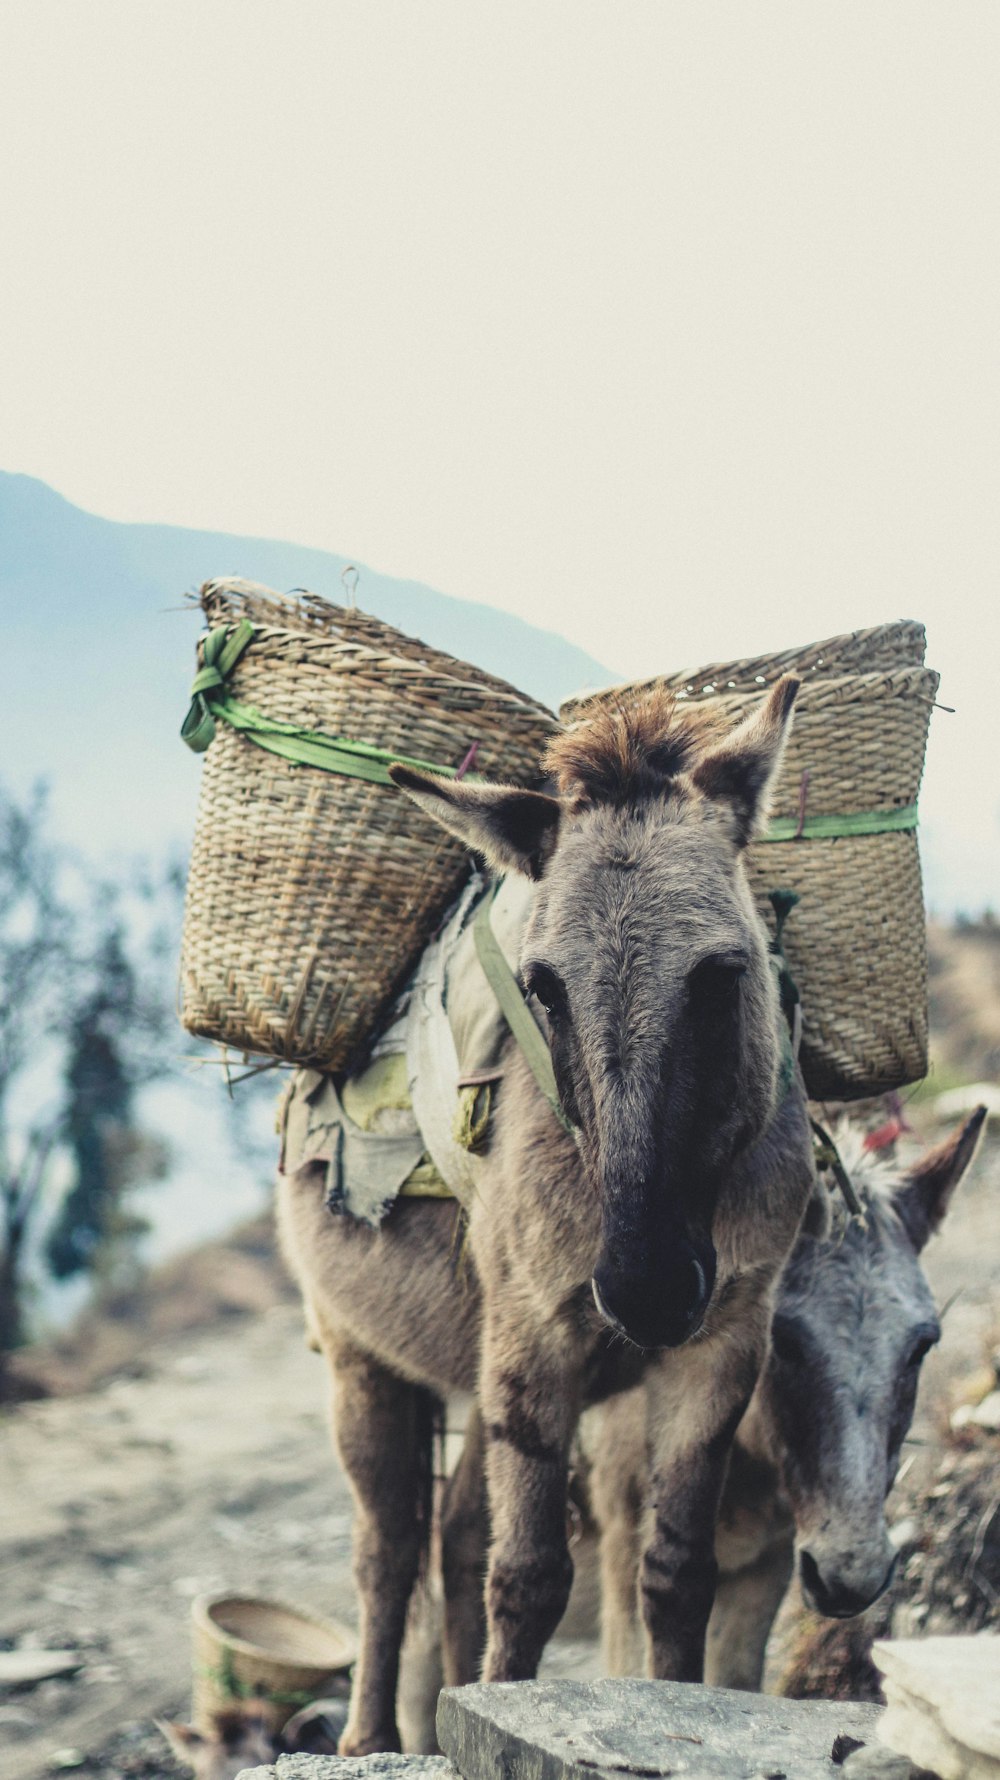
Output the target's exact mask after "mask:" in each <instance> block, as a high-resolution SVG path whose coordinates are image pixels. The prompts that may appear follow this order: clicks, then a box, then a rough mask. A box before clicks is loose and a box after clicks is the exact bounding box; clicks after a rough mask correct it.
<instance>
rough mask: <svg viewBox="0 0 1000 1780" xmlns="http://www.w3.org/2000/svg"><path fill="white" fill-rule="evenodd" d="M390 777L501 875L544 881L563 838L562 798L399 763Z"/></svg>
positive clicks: (390, 773)
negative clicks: (516, 874) (449, 776)
mask: <svg viewBox="0 0 1000 1780" xmlns="http://www.w3.org/2000/svg"><path fill="white" fill-rule="evenodd" d="M389 777H390V778H391V780H392V782H393V784H394V785H398V786H399V789H400V790H401V791H405V792H406V794H407V796H408V797H412V799H413V801H414V803H417V804H419V805H420V808H421V809H422V810H426V811H427V814H428V816H433V817H434V820H435V821H436V822H440V823H441V824H442V826H443V827H444V828H447V829H448V830H449V831H450V832H451V833H452V834H457V836H458V838H459V840H460V841H464V842H465V844H466V846H467V847H472V848H473V849H474V850H475V852H477V853H482V854H483V856H484V858H485V859H486V860H487V861H488V862H489V864H490V865H491V866H493V868H494V870H495V871H498V872H505V871H519V872H523V874H524V876H525V877H528V878H540V877H541V875H542V873H543V872H544V870H545V867H546V865H547V864H548V861H549V859H550V858H551V856H552V853H553V851H554V849H555V844H556V840H557V838H558V834H559V820H560V817H561V815H562V807H561V805H560V803H559V800H558V798H555V797H546V796H545V795H544V793H543V792H540V791H519V790H518V789H517V787H516V786H514V785H489V784H485V783H482V782H480V781H477V780H472V781H471V782H470V781H468V780H465V779H445V778H443V777H442V776H441V775H440V774H438V773H425V772H418V771H417V770H416V768H414V767H412V766H402V765H399V764H398V763H397V764H396V765H394V766H390V768H389Z"/></svg>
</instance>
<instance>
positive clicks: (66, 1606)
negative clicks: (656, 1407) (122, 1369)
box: [0, 1140, 1000, 1780]
mask: <svg viewBox="0 0 1000 1780" xmlns="http://www.w3.org/2000/svg"><path fill="white" fill-rule="evenodd" d="M998 1203H1000V1147H998V1145H997V1143H996V1141H995V1140H994V1141H993V1143H992V1146H991V1148H990V1149H989V1151H988V1152H987V1153H986V1154H985V1155H984V1156H983V1157H982V1158H981V1159H980V1162H979V1164H978V1167H977V1171H976V1174H975V1176H974V1177H973V1178H971V1179H970V1180H969V1181H968V1182H967V1183H966V1184H965V1185H963V1187H962V1189H961V1191H960V1192H959V1194H958V1196H957V1199H956V1202H955V1206H954V1209H953V1210H952V1212H951V1214H950V1216H949V1219H948V1222H947V1224H946V1225H945V1228H944V1231H943V1233H942V1235H941V1236H940V1237H939V1238H938V1239H937V1240H936V1241H935V1242H934V1243H933V1244H932V1246H931V1248H930V1250H929V1251H928V1270H929V1272H930V1274H931V1277H932V1282H933V1284H934V1287H935V1290H936V1292H937V1294H938V1297H939V1300H941V1299H944V1298H946V1297H948V1296H949V1295H950V1294H951V1293H952V1292H953V1291H955V1290H956V1289H958V1290H959V1294H960V1295H959V1297H958V1299H957V1300H956V1302H955V1304H954V1306H953V1307H952V1309H951V1310H950V1311H949V1313H948V1315H947V1317H946V1319H945V1339H944V1342H943V1344H942V1352H941V1353H940V1354H939V1355H935V1356H934V1357H933V1359H932V1360H931V1361H930V1362H929V1363H928V1368H927V1373H926V1377H925V1384H924V1390H923V1392H922V1406H923V1407H922V1413H921V1416H920V1433H921V1437H922V1438H928V1437H933V1432H934V1425H935V1415H936V1414H938V1413H940V1407H939V1406H940V1405H941V1404H942V1403H943V1402H945V1401H946V1400H947V1397H948V1394H949V1391H950V1390H951V1389H952V1388H953V1382H954V1380H955V1379H956V1378H957V1377H960V1376H962V1375H963V1374H968V1373H969V1372H971V1371H973V1370H974V1369H975V1368H976V1367H977V1366H978V1365H979V1364H980V1363H981V1360H982V1357H983V1354H984V1351H985V1349H986V1346H987V1343H988V1338H989V1335H990V1331H991V1330H992V1331H994V1332H995V1331H996V1330H997V1328H1000V1239H998V1236H997V1218H996V1208H997V1205H998ZM224 1252H225V1251H219V1253H220V1256H223V1255H224ZM199 1264H201V1263H199ZM219 1264H220V1265H223V1266H224V1263H219ZM216 1310H217V1311H218V1304H217V1303H216ZM324 1405H325V1383H324V1374H323V1362H322V1361H321V1360H320V1359H319V1358H318V1357H317V1356H316V1355H315V1354H313V1353H310V1352H309V1351H308V1350H307V1348H306V1346H305V1342H304V1339H303V1333H302V1319H301V1314H300V1311H299V1309H298V1307H297V1305H292V1304H288V1303H278V1304H272V1305H271V1308H269V1309H262V1310H260V1311H259V1312H258V1313H257V1314H255V1315H250V1316H236V1315H232V1314H230V1315H228V1316H221V1315H219V1314H216V1317H215V1320H214V1321H213V1322H212V1324H211V1325H210V1326H208V1327H206V1328H201V1329H187V1330H185V1331H182V1332H179V1333H176V1334H174V1335H171V1336H166V1337H164V1336H161V1337H160V1339H159V1340H158V1342H157V1344H156V1346H155V1348H154V1349H152V1350H151V1351H148V1352H147V1353H146V1354H145V1355H144V1358H143V1369H142V1375H141V1376H118V1377H116V1378H114V1379H112V1380H111V1382H109V1383H107V1384H105V1385H104V1386H102V1387H100V1388H98V1389H95V1390H93V1391H91V1392H89V1393H88V1394H86V1395H82V1396H71V1397H63V1398H53V1399H51V1400H48V1401H43V1402H38V1403H28V1404H25V1405H23V1406H22V1407H21V1408H19V1409H17V1410H14V1411H12V1412H10V1413H9V1414H8V1415H7V1416H6V1417H5V1418H4V1419H3V1420H2V1421H0V1577H2V1586H0V1640H2V1641H5V1642H11V1641H18V1642H23V1641H24V1639H25V1638H26V1637H31V1638H32V1639H34V1640H35V1641H36V1642H37V1643H39V1644H41V1645H44V1646H49V1647H66V1646H71V1647H75V1648H77V1649H78V1650H79V1652H80V1654H81V1657H82V1660H83V1667H82V1670H81V1672H80V1674H79V1675H78V1676H76V1677H75V1678H73V1679H70V1680H64V1681H48V1682H45V1683H43V1684H42V1685H41V1686H38V1687H36V1688H34V1689H33V1690H31V1691H25V1692H22V1693H19V1694H8V1695H7V1696H6V1697H3V1696H0V1780H15V1777H16V1780H41V1776H43V1775H47V1774H50V1773H51V1772H52V1771H53V1769H52V1767H51V1765H50V1764H51V1762H52V1757H53V1755H54V1753H55V1752H56V1751H58V1750H73V1749H75V1750H78V1751H80V1752H81V1753H82V1754H83V1755H84V1756H86V1757H87V1758H88V1759H87V1761H86V1763H85V1765H83V1766H82V1767H81V1768H80V1770H79V1771H81V1772H82V1773H84V1774H86V1775H88V1776H93V1777H96V1780H113V1777H114V1776H119V1775H123V1774H132V1775H147V1776H148V1775H151V1774H154V1773H160V1774H164V1775H166V1774H168V1773H171V1772H173V1771H174V1770H173V1769H172V1767H171V1763H170V1761H169V1760H168V1759H167V1758H166V1757H162V1758H161V1757H160V1756H159V1753H158V1746H157V1744H156V1742H155V1740H154V1741H153V1742H152V1743H151V1742H150V1738H149V1732H148V1725H149V1720H150V1719H151V1718H152V1717H153V1716H154V1715H168V1716H177V1715H183V1716H186V1712H187V1704H188V1700H189V1695H190V1652H189V1633H188V1615H189V1610H190V1601H191V1599H192V1597H193V1596H194V1595H196V1594H199V1593H201V1592H205V1591H222V1590H233V1591H234V1592H235V1591H241V1590H243V1591H246V1592H249V1593H254V1594H264V1595H269V1596H273V1597H276V1598H278V1599H281V1598H285V1599H288V1600H290V1601H293V1602H296V1603H298V1604H301V1605H302V1606H304V1607H311V1608H314V1609H316V1610H318V1611H320V1612H325V1613H328V1614H331V1615H332V1616H334V1617H336V1618H339V1619H342V1620H344V1621H346V1622H347V1623H351V1622H352V1620H353V1613H354V1598H353V1588H352V1585H351V1579H350V1569H349V1539H350V1506H349V1499H348V1494H347V1490H346V1486H345V1484H344V1481H343V1478H342V1477H341V1476H340V1474H339V1472H338V1471H337V1469H336V1467H335V1465H334V1463H333V1460H332V1457H331V1453H330V1447H329V1438H328V1431H327V1425H326V1415H325V1407H324ZM916 1450H919V1449H916ZM577 1555H578V1558H579V1556H580V1553H578V1554H577ZM580 1568H581V1571H582V1572H583V1573H584V1574H583V1583H584V1587H583V1589H582V1590H581V1595H584V1596H585V1595H586V1593H587V1588H586V1584H587V1580H588V1578H587V1574H586V1573H587V1570H588V1565H587V1563H583V1564H581V1566H580ZM590 1593H591V1598H590V1599H589V1600H587V1599H582V1600H581V1599H580V1598H578V1601H577V1608H576V1612H575V1614H574V1618H573V1622H572V1623H571V1624H568V1625H566V1626H565V1627H564V1636H563V1638H562V1640H561V1641H560V1643H559V1644H558V1646H557V1647H556V1648H555V1649H554V1651H553V1653H552V1655H551V1658H550V1659H549V1662H548V1664H547V1668H548V1672H549V1673H550V1674H555V1673H562V1674H575V1675H585V1674H587V1673H592V1672H595V1670H596V1649H595V1646H594V1643H593V1641H592V1639H593V1600H592V1590H591V1591H590ZM130 1725H132V1726H138V1727H140V1728H138V1729H136V1730H135V1731H128V1730H127V1729H124V1728H123V1727H128V1726H130ZM151 1748H152V1749H153V1750H154V1751H156V1753H155V1754H154V1755H153V1756H152V1758H150V1756H149V1753H148V1752H149V1750H150V1749H151ZM144 1751H145V1752H146V1753H145V1755H144V1753H143V1752H144ZM150 1759H152V1762H153V1763H154V1764H155V1765H149V1763H150Z"/></svg>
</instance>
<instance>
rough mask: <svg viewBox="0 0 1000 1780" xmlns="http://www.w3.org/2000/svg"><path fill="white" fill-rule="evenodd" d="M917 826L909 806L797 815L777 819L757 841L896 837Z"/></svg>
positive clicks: (915, 810)
mask: <svg viewBox="0 0 1000 1780" xmlns="http://www.w3.org/2000/svg"><path fill="white" fill-rule="evenodd" d="M916 826H917V806H916V804H915V803H911V804H907V806H906V808H905V809H904V810H853V811H852V812H851V814H850V815H848V816H807V817H806V818H805V820H804V821H803V822H800V821H799V820H798V818H797V817H796V816H776V817H775V818H774V820H773V821H772V822H771V824H770V826H769V828H768V830H767V833H766V834H762V835H761V836H760V839H761V840H762V841H800V840H801V841H826V840H835V839H838V838H839V837H840V836H841V835H845V834H895V833H897V832H898V831H899V830H900V829H907V828H916Z"/></svg>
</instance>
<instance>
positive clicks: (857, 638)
mask: <svg viewBox="0 0 1000 1780" xmlns="http://www.w3.org/2000/svg"><path fill="white" fill-rule="evenodd" d="M890 640H896V641H898V642H899V643H900V644H908V645H910V646H911V647H914V648H918V649H919V658H918V659H917V658H915V659H914V660H912V661H909V662H907V661H905V659H904V660H900V663H899V667H900V668H905V667H912V668H918V667H921V666H922V665H923V662H924V657H925V651H926V628H925V626H924V624H923V622H922V621H921V620H920V619H918V618H893V619H889V620H887V621H886V622H885V623H883V624H873V625H868V626H865V627H863V628H861V629H860V630H849V631H841V632H840V633H839V634H838V635H836V636H832V637H824V638H822V639H820V640H819V641H818V642H813V643H798V644H795V645H794V646H793V647H791V648H788V649H774V650H771V651H769V652H766V653H764V654H760V655H747V656H741V657H738V658H734V659H730V660H729V661H711V662H706V663H703V664H702V665H700V666H696V667H688V668H684V669H681V670H680V671H679V672H676V673H675V672H671V671H670V670H669V669H664V671H663V672H662V673H659V674H649V675H644V676H643V677H642V678H641V679H637V680H617V681H615V682H613V683H612V684H611V685H609V686H605V687H599V688H594V687H590V688H587V689H581V690H580V691H578V692H574V693H571V694H570V695H569V697H568V698H564V699H563V700H562V702H561V704H560V707H559V711H560V716H562V715H563V713H566V717H565V718H564V721H566V720H567V719H568V718H571V717H572V716H573V715H574V714H575V713H576V712H577V711H579V710H581V709H583V708H585V707H586V706H587V705H589V704H590V703H591V701H592V700H596V699H605V698H609V697H611V696H612V695H613V694H615V693H625V692H631V693H635V692H638V691H643V690H645V689H646V688H647V687H654V686H666V687H669V688H671V689H672V690H673V691H675V692H678V693H681V694H683V693H684V692H687V693H688V694H689V695H693V693H694V690H695V688H696V687H697V690H698V696H701V694H702V691H703V690H704V688H705V687H706V686H711V687H712V688H713V693H714V695H715V696H716V697H718V696H721V695H722V694H723V693H726V692H729V693H731V694H734V695H735V694H738V693H752V692H755V691H759V692H760V693H761V694H762V695H763V693H764V692H766V690H767V688H768V686H769V685H770V684H771V683H772V681H773V680H774V679H776V678H779V677H780V676H781V674H786V673H795V672H796V671H797V668H796V663H797V661H798V662H800V663H801V664H802V666H801V667H800V668H799V670H798V671H800V672H801V673H802V674H803V678H804V680H812V681H816V680H821V679H840V678H843V677H846V676H847V675H848V674H852V673H857V672H858V671H860V670H859V668H858V666H857V665H855V664H854V663H853V662H852V661H851V659H850V656H856V655H857V653H858V652H859V651H861V650H864V649H871V648H875V647H877V646H878V645H879V644H882V643H886V642H889V641H890ZM848 652H849V658H848V660H847V662H846V663H841V664H840V665H838V663H837V660H836V656H837V655H838V653H839V654H840V655H844V654H845V653H848ZM826 653H830V654H832V655H833V656H834V660H833V661H832V662H831V663H830V664H829V670H828V671H827V672H826V673H822V672H820V671H819V670H820V668H821V667H823V668H826V667H827V663H825V662H821V661H817V660H816V659H815V658H816V657H817V656H822V655H823V654H826ZM752 670H756V672H752ZM876 671H881V672H892V671H898V670H894V669H890V668H885V669H882V670H876ZM720 680H721V681H723V684H722V685H721V686H720V685H718V682H719V681H720ZM729 680H734V681H735V684H734V685H732V686H730V685H728V684H727V683H726V682H728V681H729Z"/></svg>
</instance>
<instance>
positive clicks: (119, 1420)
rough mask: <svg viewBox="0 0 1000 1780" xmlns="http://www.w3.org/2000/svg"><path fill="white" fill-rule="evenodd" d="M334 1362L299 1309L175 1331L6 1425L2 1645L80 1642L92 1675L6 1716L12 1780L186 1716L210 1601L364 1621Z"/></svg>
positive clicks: (1, 1741)
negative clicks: (197, 1615)
mask: <svg viewBox="0 0 1000 1780" xmlns="http://www.w3.org/2000/svg"><path fill="white" fill-rule="evenodd" d="M321 1366H322V1362H321V1361H320V1360H319V1359H318V1358H317V1357H316V1355H314V1354H312V1353H309V1352H308V1351H307V1349H306V1347H305V1344H304V1341H303V1338H302V1321H301V1316H300V1314H299V1312H298V1310H297V1309H294V1308H291V1307H285V1306H280V1307H277V1308H275V1309H272V1310H271V1311H269V1312H268V1313H266V1314H265V1315H264V1316H262V1317H261V1318H260V1319H259V1320H253V1321H247V1322H242V1323H240V1324H238V1325H235V1326H231V1327H229V1328H222V1329H214V1330H211V1331H204V1332H201V1333H200V1334H198V1335H197V1336H190V1335H189V1336H186V1337H184V1338H181V1339H179V1340H178V1341H177V1342H176V1343H174V1344H173V1345H171V1346H169V1347H167V1348H166V1349H165V1350H163V1351H162V1352H161V1354H160V1356H159V1358H158V1360H157V1363H156V1366H155V1369H154V1370H152V1371H151V1372H150V1374H149V1376H146V1377H142V1378H136V1379H131V1378H123V1379H120V1380H117V1381H114V1382H112V1383H111V1384H109V1385H107V1386H106V1387H105V1388H104V1389H102V1390H99V1391H97V1392H95V1393H94V1394H92V1395H90V1396H86V1397H78V1398H70V1399H64V1400H55V1401H49V1402H42V1403H37V1404H28V1405H26V1406H24V1407H23V1408H22V1409H20V1410H18V1411H17V1412H16V1414H15V1415H13V1416H12V1417H10V1418H9V1419H8V1421H7V1423H6V1425H5V1426H4V1427H3V1430H2V1432H0V1500H2V1501H3V1503H4V1504H5V1508H4V1513H3V1524H2V1530H0V1569H2V1574H3V1577H4V1583H3V1591H2V1605H0V1633H2V1634H3V1636H4V1637H5V1638H7V1639H18V1640H23V1637H24V1635H25V1634H32V1635H33V1636H34V1637H35V1638H37V1640H38V1641H39V1642H40V1643H41V1644H43V1645H62V1646H75V1647H78V1648H79V1650H80V1652H81V1654H82V1656H83V1658H84V1665H85V1666H84V1668H83V1670H82V1672H81V1674H80V1675H79V1676H78V1677H77V1678H75V1679H72V1680H68V1681H49V1682H46V1683H43V1684H42V1685H41V1686H40V1687H37V1688H35V1689H34V1690H33V1691H32V1692H30V1693H24V1694H21V1695H17V1696H13V1697H10V1698H8V1699H7V1701H6V1702H5V1704H4V1705H3V1707H2V1708H0V1780H8V1776H10V1780H14V1776H15V1775H16V1776H18V1777H19V1780H31V1777H33V1776H35V1775H41V1774H43V1773H46V1772H48V1771H49V1769H48V1762H49V1759H50V1757H51V1755H52V1752H53V1751H55V1750H56V1749H60V1748H67V1747H71V1748H78V1749H80V1750H82V1751H85V1752H86V1751H90V1750H95V1749H100V1748H101V1747H102V1746H103V1745H104V1744H105V1742H106V1741H107V1739H108V1738H109V1736H110V1735H111V1733H112V1732H114V1731H116V1730H117V1729H118V1728H119V1727H120V1726H121V1725H122V1724H123V1723H124V1722H126V1721H128V1720H134V1719H148V1718H149V1717H150V1716H152V1715H153V1714H154V1713H163V1712H167V1713H174V1714H176V1713H181V1714H183V1715H185V1716H186V1706H187V1701H188V1696H189V1688H190V1653H189V1647H188V1623H187V1616H188V1612H189V1603H190V1601H191V1599H192V1597H193V1596H194V1595H196V1594H199V1593H201V1592H203V1591H208V1590H220V1591H221V1590H224V1589H232V1590H233V1591H234V1592H235V1591H240V1590H245V1591H247V1592H250V1593H258V1592H260V1593H264V1594H273V1595H277V1596H278V1597H279V1598H280V1597H282V1596H284V1597H285V1598H288V1599H291V1600H292V1601H296V1602H301V1603H302V1604H303V1605H304V1606H311V1607H314V1608H316V1609H318V1610H320V1611H326V1612H334V1613H337V1614H338V1615H342V1616H345V1617H347V1618H349V1617H350V1613H351V1604H352V1591H351V1585H350V1577H349V1534H350V1517H349V1502H348V1496H347V1491H346V1487H345V1485H344V1483H343V1480H342V1478H341V1477H340V1476H339V1474H338V1473H337V1471H336V1470H335V1468H334V1466H333V1464H332V1461H331V1457H330V1452H329V1443H328V1436H327V1429H326V1424H325V1417H324V1413H323V1379H322V1371H321ZM166 1765H167V1764H165V1767H166ZM86 1771H87V1772H88V1773H91V1774H102V1775H103V1774H104V1773H105V1772H107V1773H108V1774H111V1773H113V1772H115V1771H116V1770H115V1769H114V1768H108V1769H105V1768H104V1766H103V1765H102V1764H99V1765H97V1766H89V1767H88V1768H87V1770H86Z"/></svg>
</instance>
